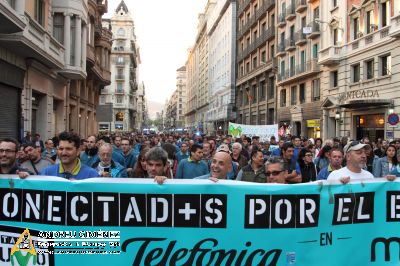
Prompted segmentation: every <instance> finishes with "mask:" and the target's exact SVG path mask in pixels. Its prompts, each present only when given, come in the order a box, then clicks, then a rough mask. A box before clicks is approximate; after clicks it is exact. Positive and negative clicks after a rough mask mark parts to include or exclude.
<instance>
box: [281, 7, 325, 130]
mask: <svg viewBox="0 0 400 266" xmlns="http://www.w3.org/2000/svg"><path fill="white" fill-rule="evenodd" d="M277 10H278V17H277V41H278V49H277V53H276V55H277V60H278V79H277V85H278V90H277V92H278V93H277V100H278V109H277V110H278V115H277V121H278V123H279V126H280V127H283V128H290V132H291V134H292V135H296V136H304V137H309V138H310V137H313V138H317V137H320V136H321V134H320V133H321V132H320V131H321V130H320V124H321V120H320V119H321V117H322V110H321V108H320V106H321V103H322V97H321V69H320V66H319V65H318V57H319V48H320V39H321V38H320V35H321V23H320V22H319V21H320V20H319V19H320V10H321V8H320V1H318V0H314V1H306V0H286V1H279V5H278V6H277Z"/></svg>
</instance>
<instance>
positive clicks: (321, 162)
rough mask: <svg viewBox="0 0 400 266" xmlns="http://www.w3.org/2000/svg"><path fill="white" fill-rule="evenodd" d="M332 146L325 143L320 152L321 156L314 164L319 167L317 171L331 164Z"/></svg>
mask: <svg viewBox="0 0 400 266" xmlns="http://www.w3.org/2000/svg"><path fill="white" fill-rule="evenodd" d="M331 149H332V146H330V145H325V146H324V147H323V148H322V149H321V151H320V152H319V156H318V157H317V159H315V161H314V164H315V166H316V167H317V172H318V173H319V171H321V169H323V168H324V167H325V166H328V164H329V155H330V152H331Z"/></svg>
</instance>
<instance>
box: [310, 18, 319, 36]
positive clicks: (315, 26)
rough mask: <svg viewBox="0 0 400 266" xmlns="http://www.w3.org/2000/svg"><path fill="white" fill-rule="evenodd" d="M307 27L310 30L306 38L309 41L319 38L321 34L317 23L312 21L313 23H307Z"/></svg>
mask: <svg viewBox="0 0 400 266" xmlns="http://www.w3.org/2000/svg"><path fill="white" fill-rule="evenodd" d="M316 19H318V18H316ZM307 27H310V28H311V33H310V34H308V36H307V37H308V38H309V39H315V38H317V37H319V35H320V34H321V32H320V26H319V23H317V22H315V21H313V22H311V23H309V24H308V25H307Z"/></svg>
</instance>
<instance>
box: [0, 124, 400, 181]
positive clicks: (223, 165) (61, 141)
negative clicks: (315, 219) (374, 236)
mask: <svg viewBox="0 0 400 266" xmlns="http://www.w3.org/2000/svg"><path fill="white" fill-rule="evenodd" d="M21 142H22V143H21V145H20V144H19V143H18V142H17V141H16V140H14V139H2V140H1V141H0V173H1V174H18V175H19V176H20V177H22V178H25V177H27V176H29V175H47V176H59V177H63V178H67V179H70V180H80V179H86V178H92V177H119V178H153V179H155V181H157V182H158V183H160V184H161V183H164V182H165V181H166V180H167V179H173V178H175V179H206V178H209V179H211V180H214V181H216V180H218V179H231V180H238V181H245V182H257V183H286V184H295V183H306V182H313V181H317V180H326V179H328V180H334V179H337V180H340V181H341V182H342V183H347V182H349V181H350V180H352V179H371V178H374V177H386V178H387V179H389V180H394V179H395V178H396V177H399V176H400V164H399V159H400V140H393V141H390V142H389V141H387V140H382V139H377V140H376V141H371V140H370V139H369V138H368V137H365V138H363V139H361V140H359V141H358V140H348V139H347V138H345V137H344V138H341V139H338V138H334V139H326V140H324V141H323V140H322V139H320V138H316V139H313V138H310V139H304V138H300V137H297V136H292V137H290V138H285V139H283V138H281V139H279V140H277V139H276V138H275V137H274V136H273V137H271V138H270V140H269V141H260V138H259V137H257V136H253V137H251V138H250V137H247V136H241V137H240V138H233V137H231V136H226V135H223V136H222V135H219V136H202V135H198V134H193V135H190V134H187V133H186V134H180V135H178V134H154V135H144V134H140V133H120V134H112V135H98V136H95V135H91V136H88V137H87V138H86V139H81V138H80V136H78V135H77V134H76V133H73V132H63V133H61V134H59V135H58V136H56V137H54V138H52V139H47V140H45V141H43V140H41V139H40V135H39V134H36V135H35V137H34V138H32V137H31V136H30V134H27V136H25V137H24V139H23V140H22V141H21Z"/></svg>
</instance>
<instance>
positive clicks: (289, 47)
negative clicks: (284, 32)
mask: <svg viewBox="0 0 400 266" xmlns="http://www.w3.org/2000/svg"><path fill="white" fill-rule="evenodd" d="M295 43H296V41H295V38H294V37H292V38H288V39H286V45H285V50H286V51H287V52H290V51H293V50H295V49H296V45H295Z"/></svg>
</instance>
